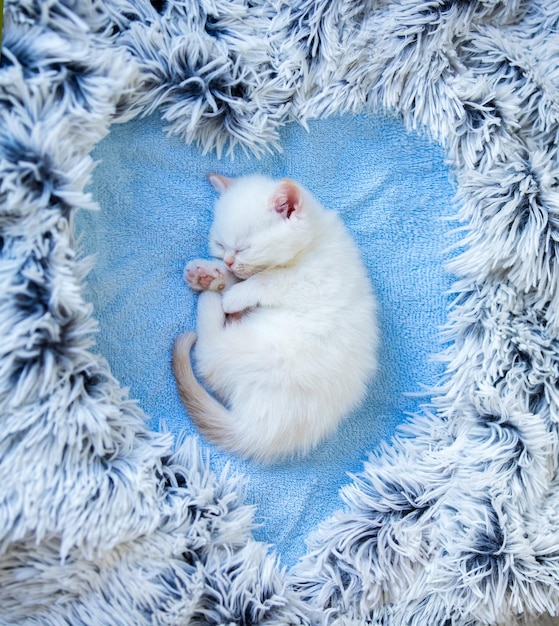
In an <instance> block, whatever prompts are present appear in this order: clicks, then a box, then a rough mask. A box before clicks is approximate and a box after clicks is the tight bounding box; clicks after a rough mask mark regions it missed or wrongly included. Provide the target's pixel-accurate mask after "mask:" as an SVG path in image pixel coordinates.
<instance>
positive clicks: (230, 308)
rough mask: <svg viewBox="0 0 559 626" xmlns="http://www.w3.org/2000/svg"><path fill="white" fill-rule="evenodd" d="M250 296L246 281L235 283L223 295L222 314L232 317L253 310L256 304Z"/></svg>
mask: <svg viewBox="0 0 559 626" xmlns="http://www.w3.org/2000/svg"><path fill="white" fill-rule="evenodd" d="M251 295H252V294H251V293H250V289H248V285H247V283H246V281H242V282H240V283H237V284H236V285H234V286H233V287H231V289H228V290H227V291H226V292H225V293H224V294H223V297H222V300H221V302H222V305H223V312H224V313H225V314H226V315H229V316H232V315H236V314H238V313H243V312H244V311H246V310H248V309H251V308H253V307H254V306H256V304H257V303H256V302H254V301H253V298H252V297H251Z"/></svg>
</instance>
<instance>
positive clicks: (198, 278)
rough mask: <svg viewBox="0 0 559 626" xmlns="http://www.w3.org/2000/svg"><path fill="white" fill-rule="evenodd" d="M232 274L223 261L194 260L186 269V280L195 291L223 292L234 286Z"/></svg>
mask: <svg viewBox="0 0 559 626" xmlns="http://www.w3.org/2000/svg"><path fill="white" fill-rule="evenodd" d="M231 279H232V276H231V272H229V270H228V269H227V266H226V265H225V263H223V262H221V261H209V260H206V259H194V260H193V261H190V262H189V263H187V265H186V267H185V268H184V280H185V281H186V284H187V285H188V286H189V287H190V288H191V289H193V290H194V291H218V292H219V291H223V290H224V289H225V288H226V287H227V286H228V285H230V284H232V280H231Z"/></svg>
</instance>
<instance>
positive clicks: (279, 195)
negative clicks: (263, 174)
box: [272, 178, 303, 219]
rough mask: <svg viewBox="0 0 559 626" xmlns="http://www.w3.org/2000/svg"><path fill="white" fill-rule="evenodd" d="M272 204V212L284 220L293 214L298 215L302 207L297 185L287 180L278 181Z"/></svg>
mask: <svg viewBox="0 0 559 626" xmlns="http://www.w3.org/2000/svg"><path fill="white" fill-rule="evenodd" d="M272 202H273V207H274V210H275V211H276V212H277V213H279V214H280V215H282V216H283V217H284V218H285V219H289V218H290V217H291V216H292V215H293V214H294V213H295V214H297V213H299V212H300V211H301V209H302V207H303V198H302V197H301V190H300V189H299V186H298V185H297V183H295V182H293V181H292V180H291V179H289V178H284V179H283V180H281V181H280V183H279V185H278V188H277V189H276V192H275V194H274V197H273V198H272Z"/></svg>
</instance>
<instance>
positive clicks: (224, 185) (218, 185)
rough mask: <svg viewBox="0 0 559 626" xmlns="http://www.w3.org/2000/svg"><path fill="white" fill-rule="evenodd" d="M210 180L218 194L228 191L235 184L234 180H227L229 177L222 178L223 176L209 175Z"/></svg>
mask: <svg viewBox="0 0 559 626" xmlns="http://www.w3.org/2000/svg"><path fill="white" fill-rule="evenodd" d="M208 180H209V181H210V183H211V185H212V187H213V188H214V189H215V190H216V191H217V193H223V192H224V191H227V190H228V189H229V187H231V184H232V183H233V179H232V178H227V176H222V175H221V174H208Z"/></svg>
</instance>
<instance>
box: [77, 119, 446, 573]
mask: <svg viewBox="0 0 559 626" xmlns="http://www.w3.org/2000/svg"><path fill="white" fill-rule="evenodd" d="M281 143H282V146H283V149H284V153H283V154H279V155H278V154H270V155H267V156H265V157H264V158H261V159H259V160H257V159H255V158H249V157H247V156H245V155H243V154H241V153H237V154H236V155H235V159H234V160H230V159H228V158H223V159H221V160H218V159H217V158H216V157H215V156H214V155H205V156H203V155H202V154H201V152H200V150H198V149H197V148H195V147H193V146H187V145H185V144H184V143H182V142H181V141H179V140H176V139H172V138H167V137H166V136H165V134H164V132H163V125H162V123H161V122H160V121H159V120H158V119H157V118H156V117H155V116H154V117H151V118H147V119H141V120H140V119H138V120H134V121H132V122H129V123H127V124H125V125H120V126H113V128H112V130H111V133H110V135H109V136H108V137H107V138H106V139H105V140H103V142H102V143H101V144H100V145H99V146H98V147H97V148H96V150H95V151H94V153H93V156H94V158H95V159H97V160H99V161H100V163H99V165H98V166H97V168H96V170H95V174H94V178H93V182H92V185H91V189H90V190H91V192H92V194H93V196H94V198H95V199H96V200H97V201H98V203H99V205H100V206H101V211H100V212H95V213H93V212H85V211H83V212H81V213H80V215H79V216H78V221H77V232H78V233H81V235H80V237H81V249H82V250H83V251H84V253H86V254H90V253H95V254H96V255H97V262H96V265H95V268H94V269H93V270H92V272H91V273H90V275H89V278H88V293H87V294H86V295H87V297H88V298H89V299H90V300H91V301H92V302H93V304H94V306H95V310H96V314H95V316H96V318H97V319H98V320H99V322H100V332H99V335H98V338H97V345H98V349H99V351H100V352H101V353H102V354H103V355H104V356H105V357H106V358H107V359H108V361H109V363H110V365H111V368H112V371H113V373H114V374H115V376H116V377H117V378H118V379H119V380H120V381H121V383H122V385H123V386H126V387H129V388H130V396H131V397H132V398H136V399H137V400H138V401H139V404H140V406H141V407H142V409H143V410H144V411H145V412H146V414H147V415H148V416H150V420H151V425H152V426H153V428H159V427H161V424H162V423H164V424H165V425H166V428H168V429H169V430H171V431H172V432H173V433H175V434H176V435H179V434H180V433H182V432H186V433H187V434H196V431H195V429H194V428H193V426H192V425H191V423H190V421H189V419H188V418H187V416H186V414H185V411H184V409H183V406H182V404H181V402H180V399H179V396H178V394H177V391H176V389H175V384H174V380H173V375H172V371H171V364H170V360H171V348H172V344H173V341H174V339H175V337H176V336H177V335H178V334H179V333H181V332H183V331H184V330H186V329H190V328H193V327H194V325H195V312H196V296H195V295H194V294H193V293H191V292H190V291H189V290H188V288H187V287H186V285H185V284H184V282H183V279H182V270H183V267H184V265H185V263H186V262H187V261H188V260H189V259H191V258H194V257H199V256H200V257H206V256H207V235H208V228H209V225H210V223H211V219H212V205H213V202H214V199H215V192H214V191H213V189H212V188H211V187H210V185H209V184H208V182H207V180H206V174H207V173H209V172H212V171H216V172H220V173H223V174H225V175H229V176H236V175H241V174H246V173H249V172H255V171H258V172H263V173H266V174H269V175H272V176H275V177H281V176H290V177H292V178H294V179H296V180H298V181H300V182H301V183H302V184H303V185H304V186H306V187H307V188H308V189H310V190H311V191H312V192H313V193H314V194H315V195H316V196H317V197H318V199H319V200H321V201H322V203H323V204H324V205H325V206H327V207H329V208H332V209H336V210H338V211H339V213H340V214H341V215H342V217H343V219H344V220H345V222H346V224H347V226H348V228H349V229H350V231H351V232H352V234H353V236H354V237H355V239H356V241H357V242H358V244H359V246H360V248H361V250H362V253H363V257H364V259H365V261H366V264H367V267H368V268H369V271H370V275H371V279H372V281H373V284H374V286H375V289H376V291H377V294H378V299H379V303H380V325H381V337H382V343H381V350H380V355H379V358H380V371H379V373H378V375H377V376H376V378H375V380H374V381H372V382H371V384H370V390H369V395H368V398H367V400H366V404H365V406H364V407H363V408H362V409H361V410H359V411H357V412H356V413H355V414H354V415H352V416H351V417H350V418H349V419H348V420H346V421H345V422H344V423H343V425H342V426H341V427H340V429H339V431H338V432H337V433H336V434H335V436H333V437H332V438H330V439H329V440H328V441H326V442H325V443H324V444H323V445H321V446H320V447H319V448H318V449H317V450H316V451H314V452H313V453H312V454H310V455H309V456H308V457H306V458H305V459H302V460H297V461H291V462H288V463H284V464H278V465H275V466H273V467H269V468H262V467H259V466H256V465H254V464H253V463H251V462H245V461H241V460H239V459H236V458H233V457H231V456H230V455H227V454H225V453H222V452H221V451H220V450H218V449H216V448H215V447H214V446H211V445H207V447H208V448H209V449H210V450H211V455H212V456H211V458H212V466H213V467H214V468H215V470H216V471H218V472H219V471H220V468H222V467H224V466H225V464H226V463H227V462H230V464H231V468H232V471H234V472H240V473H242V474H244V475H245V476H246V477H247V478H248V479H249V480H248V485H247V496H246V497H247V501H248V502H249V503H253V504H255V505H256V521H257V522H258V523H260V524H261V526H260V527H259V528H258V529H257V530H256V532H255V535H256V537H257V538H258V539H262V540H265V541H268V542H270V543H272V544H274V545H275V547H276V548H277V550H278V552H279V553H280V554H281V557H282V562H283V563H284V564H286V565H290V564H292V563H294V562H295V561H296V560H297V558H298V557H299V556H301V555H302V554H303V553H304V551H305V544H304V540H305V538H306V537H307V536H308V534H309V532H310V531H312V529H313V528H314V527H315V526H316V525H317V524H318V522H319V521H321V520H324V519H327V518H328V517H329V516H330V515H331V514H332V513H333V512H334V511H335V510H337V509H339V508H340V507H341V505H342V503H341V500H340V498H339V495H338V492H339V489H340V487H341V486H342V485H343V484H345V483H347V482H348V481H349V479H348V475H347V474H348V472H357V471H359V470H360V469H361V467H362V463H363V461H364V460H365V459H366V457H367V452H368V451H370V450H373V449H374V448H375V447H377V446H378V445H379V443H380V442H381V441H382V440H389V439H390V437H391V436H392V435H393V433H394V431H395V429H396V427H397V425H398V424H400V423H401V422H403V421H404V420H405V419H406V413H409V412H415V411H417V410H418V409H419V405H420V404H421V402H423V401H424V400H422V399H419V398H417V397H415V396H409V395H406V393H407V392H412V393H413V392H417V391H420V390H421V389H422V386H424V385H427V386H429V385H432V384H434V383H435V382H436V380H437V377H438V375H439V373H440V372H441V366H440V365H438V364H436V363H434V362H433V361H432V360H431V359H430V357H431V355H433V354H436V353H438V352H439V351H440V349H441V345H440V343H439V335H438V332H439V328H440V326H441V325H442V324H444V322H445V318H446V307H447V304H448V298H449V295H448V289H449V287H450V284H451V277H449V276H448V275H447V274H446V273H445V271H444V269H443V263H444V261H445V259H447V258H448V255H447V254H446V253H445V252H444V251H445V249H446V248H447V247H448V246H449V245H450V244H451V243H452V236H450V235H449V234H448V231H449V230H450V229H449V227H448V225H447V224H446V222H445V221H444V220H443V219H442V218H444V217H448V216H451V215H453V213H454V210H453V202H452V198H453V195H454V189H453V187H452V185H451V183H450V182H449V176H448V169H447V167H446V166H445V164H444V158H443V151H442V149H441V148H440V147H439V146H437V145H434V144H432V143H431V142H430V141H429V140H427V139H426V138H425V137H420V136H418V135H416V134H410V133H408V132H407V131H406V130H405V128H404V127H403V125H402V123H401V122H400V121H399V120H398V119H396V118H392V117H384V116H379V115H374V114H372V113H371V114H364V115H360V116H344V117H338V118H332V119H328V120H320V121H315V122H312V123H311V124H310V133H307V132H306V131H305V130H304V129H302V128H301V127H299V126H296V125H294V124H293V125H289V126H287V127H286V128H285V129H284V131H283V134H282V142H281ZM232 366H234V364H232Z"/></svg>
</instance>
